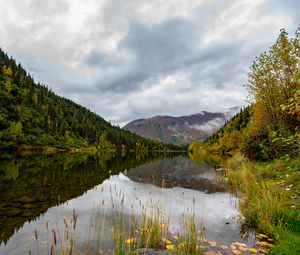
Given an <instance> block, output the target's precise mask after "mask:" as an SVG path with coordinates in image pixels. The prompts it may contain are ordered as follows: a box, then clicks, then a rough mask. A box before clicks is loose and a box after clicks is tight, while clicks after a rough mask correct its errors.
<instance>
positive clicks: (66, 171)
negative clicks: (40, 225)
mask: <svg viewBox="0 0 300 255" xmlns="http://www.w3.org/2000/svg"><path fill="white" fill-rule="evenodd" d="M156 158H157V156H154V155H148V156H147V157H140V156H136V155H134V156H132V155H131V156H130V155H127V156H126V157H119V156H117V155H114V154H111V153H105V154H96V155H90V154H79V153H76V154H67V153H61V154H54V155H27V156H26V157H12V156H11V157H9V158H7V159H2V160H1V164H0V243H1V242H6V241H7V240H8V239H9V237H10V236H11V235H12V234H13V233H14V232H15V231H16V230H18V229H19V228H20V227H21V226H22V225H23V224H24V222H26V221H30V220H33V219H35V218H36V217H38V216H39V215H40V214H43V213H44V212H46V211H47V209H48V208H50V207H52V206H55V205H57V204H59V203H62V202H65V201H67V200H69V199H72V198H75V197H78V196H80V195H82V194H83V193H84V192H86V191H87V190H89V189H91V188H93V187H94V186H96V185H98V184H99V183H102V182H103V181H104V180H106V179H107V178H108V177H109V175H110V174H117V173H119V172H121V171H124V170H125V169H130V168H133V167H136V166H138V165H140V164H142V163H145V162H149V161H150V162H151V161H154V160H157V159H156Z"/></svg>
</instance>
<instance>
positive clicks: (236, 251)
mask: <svg viewBox="0 0 300 255" xmlns="http://www.w3.org/2000/svg"><path fill="white" fill-rule="evenodd" d="M232 253H233V254H237V255H239V254H241V252H240V251H239V250H232Z"/></svg>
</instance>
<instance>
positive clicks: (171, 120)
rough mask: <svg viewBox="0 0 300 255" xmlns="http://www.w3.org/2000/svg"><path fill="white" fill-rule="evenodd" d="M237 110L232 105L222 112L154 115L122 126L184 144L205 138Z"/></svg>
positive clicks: (163, 140) (145, 135)
mask: <svg viewBox="0 0 300 255" xmlns="http://www.w3.org/2000/svg"><path fill="white" fill-rule="evenodd" d="M238 110H239V108H238V107H233V108H230V109H229V110H228V111H226V112H223V113H221V112H216V113H212V112H206V111H203V112H200V113H197V114H193V115H189V116H180V117H172V116H155V117H152V118H149V119H138V120H134V121H131V122H129V123H128V124H127V125H125V126H124V127H123V128H124V129H125V130H128V131H131V132H134V133H135V134H138V135H140V136H143V137H147V138H151V139H155V140H158V141H161V142H168V143H174V144H178V145H185V144H188V143H191V142H193V141H194V140H201V141H204V140H206V139H207V138H208V137H209V136H210V135H212V134H213V133H214V132H215V131H217V130H218V129H219V128H220V127H221V126H222V125H224V123H225V122H226V120H228V119H230V118H231V117H232V116H233V115H234V114H235V113H236V112H237V111H238Z"/></svg>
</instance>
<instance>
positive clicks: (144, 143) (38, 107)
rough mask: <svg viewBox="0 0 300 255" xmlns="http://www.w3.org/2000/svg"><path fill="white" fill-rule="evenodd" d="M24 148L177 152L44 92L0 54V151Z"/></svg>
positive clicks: (173, 146)
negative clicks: (168, 150) (91, 147)
mask: <svg viewBox="0 0 300 255" xmlns="http://www.w3.org/2000/svg"><path fill="white" fill-rule="evenodd" d="M23 145H28V146H53V147H58V148H65V149H67V148H70V147H88V146H96V147H97V148H98V149H113V150H122V151H126V150H135V151H143V150H166V149H176V150H178V149H180V147H179V146H176V145H172V144H162V143H160V142H157V141H154V140H150V139H146V138H142V137H140V136H138V135H135V134H133V133H130V132H129V131H125V130H123V129H121V128H119V127H115V126H113V125H111V124H110V123H108V122H106V121H105V120H104V119H103V118H101V117H99V116H98V115H96V114H95V113H93V112H91V111H90V110H88V109H87V108H85V107H82V106H80V105H78V104H76V103H74V102H72V101H71V100H68V99H66V98H64V97H61V96H58V95H56V94H55V93H54V92H52V91H51V89H49V88H48V87H47V86H45V85H41V84H39V83H38V84H36V83H35V82H34V80H33V78H32V77H31V76H30V75H29V74H28V73H27V72H26V71H25V70H24V68H23V67H22V66H21V65H20V64H17V63H16V61H15V60H14V59H12V58H9V57H8V56H7V54H6V53H5V52H3V51H2V50H1V49H0V150H9V149H10V150H12V149H18V148H19V147H20V146H23Z"/></svg>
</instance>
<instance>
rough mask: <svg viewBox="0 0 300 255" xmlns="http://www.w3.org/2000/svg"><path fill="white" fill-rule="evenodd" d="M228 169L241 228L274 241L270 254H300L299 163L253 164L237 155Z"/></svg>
mask: <svg viewBox="0 0 300 255" xmlns="http://www.w3.org/2000/svg"><path fill="white" fill-rule="evenodd" d="M227 167H228V169H229V170H228V178H229V184H230V187H231V189H232V190H233V191H234V192H236V194H237V195H238V197H239V198H240V204H239V207H240V211H241V213H242V214H243V215H244V217H245V221H244V225H245V226H246V227H247V228H252V229H255V230H256V231H259V232H262V233H265V234H267V235H268V236H270V237H271V238H273V239H275V245H274V246H272V247H271V248H270V250H269V252H270V253H271V254H290V255H292V254H295V255H296V254H300V213H299V208H300V201H299V197H300V181H299V180H300V160H299V159H285V160H274V161H272V162H268V163H253V162H249V161H247V160H246V159H244V158H243V157H242V156H240V155H236V156H234V157H233V158H232V159H230V160H228V162H227Z"/></svg>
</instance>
